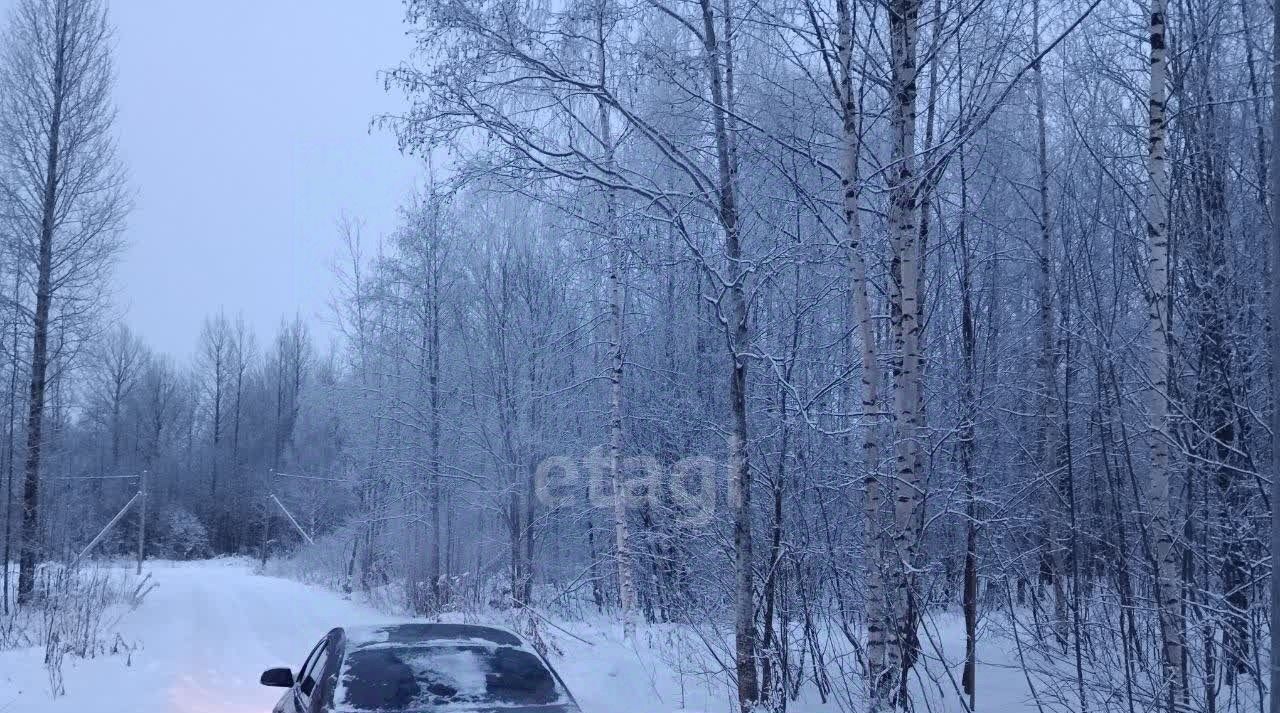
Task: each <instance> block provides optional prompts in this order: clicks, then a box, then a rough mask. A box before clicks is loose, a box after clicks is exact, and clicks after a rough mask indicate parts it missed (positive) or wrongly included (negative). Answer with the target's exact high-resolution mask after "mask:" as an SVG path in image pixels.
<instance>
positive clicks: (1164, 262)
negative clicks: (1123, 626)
mask: <svg viewBox="0 0 1280 713" xmlns="http://www.w3.org/2000/svg"><path fill="white" fill-rule="evenodd" d="M1166 5H1167V3H1166V0H1152V3H1151V16H1150V20H1151V25H1150V31H1151V75H1150V85H1149V89H1150V93H1149V110H1150V115H1149V120H1150V133H1149V136H1148V154H1147V177H1148V186H1147V216H1146V218H1147V240H1148V247H1149V249H1150V262H1149V263H1148V271H1147V282H1148V289H1149V292H1148V297H1147V301H1148V303H1147V309H1148V316H1149V320H1150V339H1151V352H1150V355H1149V357H1148V364H1147V370H1148V377H1149V379H1150V392H1149V394H1148V399H1149V406H1150V410H1151V427H1150V430H1149V433H1148V438H1149V440H1150V449H1151V474H1150V479H1149V484H1148V491H1147V500H1148V503H1147V505H1148V507H1149V508H1150V512H1151V515H1150V517H1151V530H1152V534H1153V536H1154V538H1155V552H1154V554H1155V559H1156V600H1157V601H1156V606H1157V611H1158V614H1159V619H1160V640H1161V663H1162V673H1163V678H1164V690H1163V693H1164V696H1165V700H1166V703H1167V706H1168V709H1169V710H1170V711H1174V710H1177V706H1178V705H1180V702H1181V700H1182V693H1181V686H1182V680H1183V673H1182V661H1183V657H1182V624H1181V617H1180V614H1179V599H1180V595H1179V590H1178V560H1177V551H1176V550H1175V548H1174V546H1173V535H1174V533H1173V523H1172V516H1173V515H1172V510H1173V508H1172V502H1171V500H1170V497H1169V480H1170V473H1169V444H1168V439H1167V435H1166V434H1167V432H1168V413H1169V403H1168V392H1169V327H1170V325H1169V317H1170V315H1169V314H1168V313H1167V311H1168V295H1169V235H1168V228H1169V226H1168V207H1167V201H1168V193H1169V169H1168V166H1167V164H1166V161H1165V135H1166V130H1167V129H1166V126H1165V100H1166V96H1167V88H1166V86H1165V85H1166V78H1165V73H1166V59H1165V45H1166V43H1165V9H1166Z"/></svg>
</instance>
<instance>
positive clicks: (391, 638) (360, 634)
mask: <svg viewBox="0 0 1280 713" xmlns="http://www.w3.org/2000/svg"><path fill="white" fill-rule="evenodd" d="M343 635H344V636H345V638H346V648H347V650H353V649H363V648H369V647H374V646H385V645H401V646H403V645H414V644H443V643H448V642H469V643H483V644H489V645H499V646H524V642H523V641H521V640H520V637H518V636H516V635H515V634H513V633H511V632H510V631H507V630H506V629H499V628H496V627H492V626H478V625H475V624H385V625H379V626H352V627H346V628H344V629H343Z"/></svg>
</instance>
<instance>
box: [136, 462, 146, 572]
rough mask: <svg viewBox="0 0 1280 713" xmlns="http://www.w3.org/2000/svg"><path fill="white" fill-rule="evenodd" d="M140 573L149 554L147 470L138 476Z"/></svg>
mask: <svg viewBox="0 0 1280 713" xmlns="http://www.w3.org/2000/svg"><path fill="white" fill-rule="evenodd" d="M138 495H139V496H140V499H139V500H138V571H137V573H138V574H142V560H143V559H145V558H146V554H147V471H146V470H143V471H142V475H140V476H138Z"/></svg>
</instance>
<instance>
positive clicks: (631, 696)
mask: <svg viewBox="0 0 1280 713" xmlns="http://www.w3.org/2000/svg"><path fill="white" fill-rule="evenodd" d="M148 569H149V570H150V571H151V572H152V573H153V577H154V579H155V580H156V581H157V582H158V584H159V587H158V588H156V589H155V591H153V592H151V594H150V595H148V596H147V598H146V600H145V601H144V602H143V603H142V605H141V606H140V607H139V608H138V609H137V610H135V611H131V612H127V613H125V614H124V616H123V618H122V619H121V620H120V622H119V624H118V626H117V628H118V631H119V633H120V634H121V636H122V637H123V639H124V641H125V642H126V643H128V644H130V645H134V644H136V645H137V647H138V648H137V649H136V650H135V651H133V652H132V653H131V654H129V655H106V656H100V657H98V658H94V659H88V660H82V659H78V658H74V657H68V658H67V660H66V661H67V663H66V667H65V672H64V674H65V685H66V695H65V696H62V697H59V698H56V699H54V698H52V697H51V696H50V694H49V684H48V677H47V675H46V672H45V669H44V666H43V665H42V661H41V657H42V655H43V648H27V649H17V650H13V651H4V652H0V713H64V712H66V713H71V712H75V713H83V711H89V710H91V711H93V712H94V713H265V712H266V711H269V710H271V707H272V706H273V705H274V704H275V701H276V700H277V699H278V698H279V696H280V690H279V689H270V688H265V687H263V686H260V685H258V675H259V674H260V673H261V672H262V671H263V669H266V668H270V667H272V666H281V665H285V666H291V667H293V668H295V669H296V668H298V667H299V666H300V665H301V663H302V660H303V658H305V656H306V654H307V652H308V651H309V650H310V647H311V646H312V644H314V643H315V641H316V640H317V639H319V638H320V637H321V636H322V635H323V634H324V633H325V632H326V631H328V630H329V629H331V628H333V627H334V626H341V625H356V624H376V623H384V622H388V621H394V620H396V618H394V617H390V616H388V615H386V614H382V613H379V612H378V611H376V610H374V609H373V608H371V607H368V606H364V605H361V604H358V603H355V602H352V601H348V600H345V599H343V597H342V596H341V595H339V594H336V593H333V592H330V591H327V590H324V589H321V588H318V587H314V586H309V585H306V584H301V583H299V582H295V581H292V580H287V579H281V578H277V577H268V576H262V575H259V574H255V573H254V572H253V569H252V566H251V565H250V564H249V563H247V562H244V561H238V560H215V561H208V562H193V563H167V562H157V563H149V564H148ZM548 633H549V634H551V635H552V636H554V637H555V642H556V644H557V646H558V647H559V648H560V649H561V651H562V653H560V654H556V655H553V656H552V660H553V664H554V665H555V666H556V668H557V670H558V671H559V672H560V674H561V676H562V677H563V678H564V679H565V681H566V683H567V685H568V686H569V688H570V689H571V690H572V691H573V693H574V695H575V696H576V697H577V698H578V700H579V703H580V704H582V706H583V708H584V709H585V710H586V711H587V712H588V713H608V712H611V711H618V712H623V711H625V712H626V713H661V712H662V711H676V710H695V711H696V710H701V711H721V710H727V708H728V702H729V700H731V699H730V698H729V696H728V695H726V694H727V692H724V691H721V692H715V693H712V692H707V691H703V690H701V689H698V688H697V687H696V686H692V685H691V684H690V682H689V681H684V682H681V681H679V680H674V679H672V677H671V676H670V671H669V669H667V668H666V667H662V666H661V665H659V664H656V663H654V662H652V661H647V660H646V659H649V658H650V657H649V656H648V655H644V654H640V653H637V651H636V649H635V648H633V647H631V646H624V645H623V644H622V643H621V642H619V641H617V639H616V632H615V631H610V630H606V629H602V628H592V627H588V626H584V627H583V628H581V629H578V630H576V631H575V632H574V634H575V635H576V636H581V637H582V638H583V639H585V640H586V641H589V642H591V643H590V644H587V643H584V642H582V641H578V640H576V639H574V638H572V637H570V636H567V635H565V634H558V633H556V632H554V631H550V632H548ZM642 638H643V637H642ZM639 645H641V646H643V645H644V642H643V641H641V642H640V644H639ZM682 683H683V685H682ZM682 688H683V690H681V689H682ZM698 693H701V695H698Z"/></svg>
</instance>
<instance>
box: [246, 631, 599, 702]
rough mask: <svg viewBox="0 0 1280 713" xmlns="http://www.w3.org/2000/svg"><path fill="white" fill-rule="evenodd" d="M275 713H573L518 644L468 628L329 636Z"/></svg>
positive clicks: (285, 674) (286, 680)
mask: <svg viewBox="0 0 1280 713" xmlns="http://www.w3.org/2000/svg"><path fill="white" fill-rule="evenodd" d="M262 684H263V685H264V686H279V687H281V688H288V689H289V691H288V692H286V693H285V694H284V696H283V697H282V698H281V699H280V702H279V703H277V704H276V707H275V711H276V713H393V712H401V711H403V712H405V713H429V712H430V711H436V710H448V711H450V713H464V712H465V713H482V712H499V711H500V712H501V713H578V711H579V709H578V704H577V702H575V701H574V700H573V696H571V695H569V691H568V689H567V688H565V686H564V682H563V681H561V680H560V676H558V675H557V674H556V672H555V670H553V669H552V668H551V664H549V663H547V660H546V659H544V658H543V657H542V656H541V655H539V654H538V653H537V652H536V651H534V650H533V649H532V648H530V647H529V646H527V645H526V644H525V643H524V642H523V641H521V639H520V637H518V636H516V635H515V634H513V633H511V632H509V631H505V630H503V629H495V628H492V627H488V626H471V625H469V624H395V625H390V626H371V627H351V628H345V629H341V628H340V629H334V630H333V631H330V632H329V633H328V634H327V635H326V636H325V637H324V638H323V639H321V640H320V642H319V643H317V644H316V645H315V647H314V648H312V650H311V653H310V655H308V656H307V660H306V661H305V662H304V663H303V664H302V668H301V669H299V670H298V674H297V675H296V676H295V675H294V673H293V671H291V670H289V669H287V668H273V669H269V670H267V671H265V672H263V674H262Z"/></svg>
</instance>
